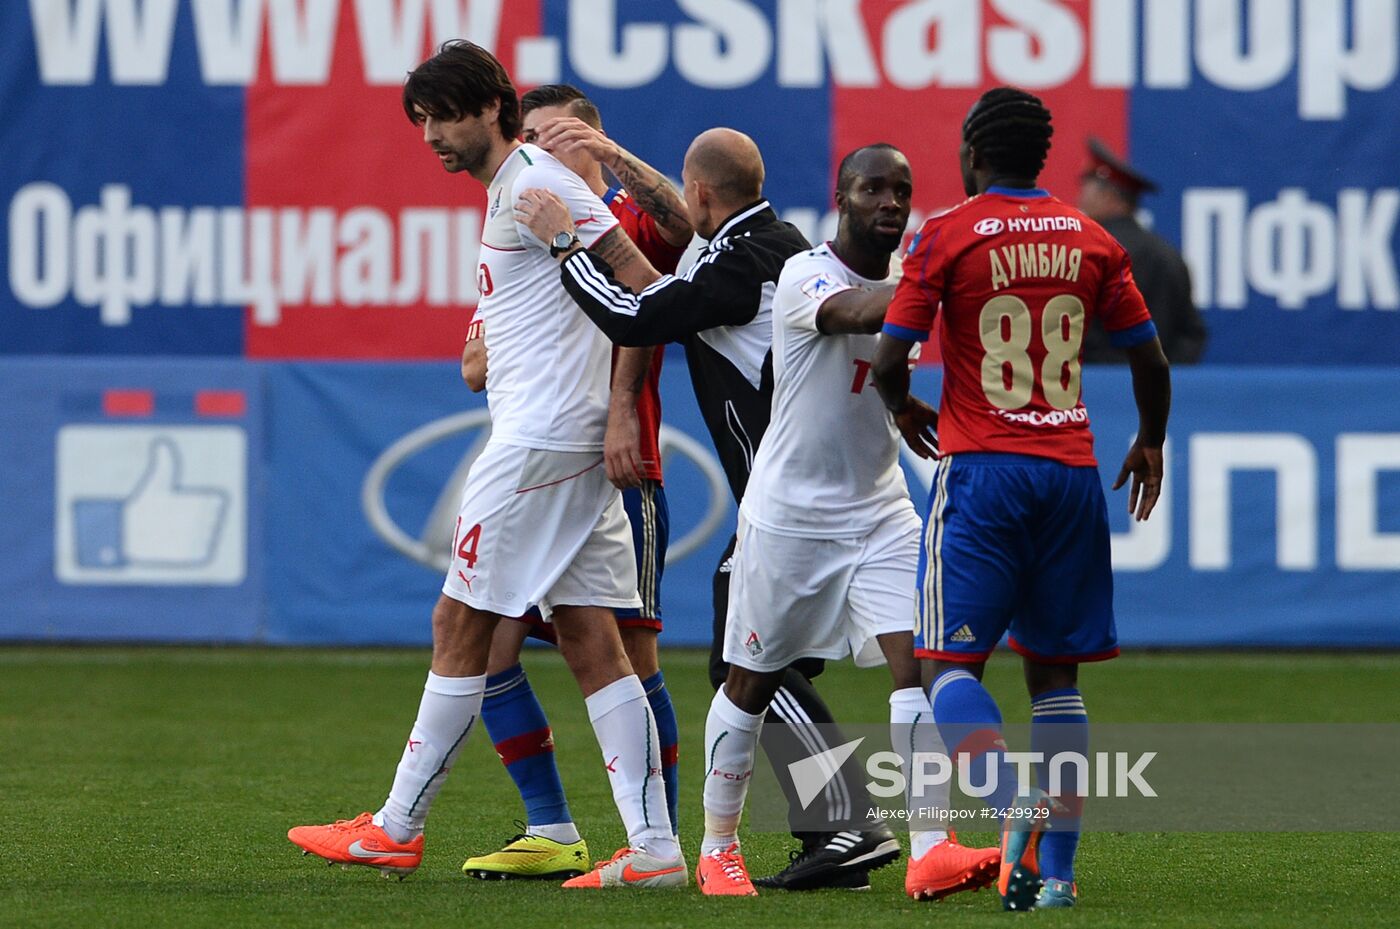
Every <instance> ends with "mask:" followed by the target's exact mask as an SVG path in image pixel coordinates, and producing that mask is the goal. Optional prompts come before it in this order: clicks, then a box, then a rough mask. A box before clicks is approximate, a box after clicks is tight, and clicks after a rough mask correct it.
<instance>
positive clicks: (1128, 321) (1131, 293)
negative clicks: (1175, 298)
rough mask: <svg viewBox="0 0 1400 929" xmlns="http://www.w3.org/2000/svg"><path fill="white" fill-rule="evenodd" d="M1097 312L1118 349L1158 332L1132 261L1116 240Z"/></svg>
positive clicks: (1110, 252) (1144, 340) (1110, 255)
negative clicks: (1139, 288) (1139, 286)
mask: <svg viewBox="0 0 1400 929" xmlns="http://www.w3.org/2000/svg"><path fill="white" fill-rule="evenodd" d="M1094 312H1095V313H1096V314H1097V315H1098V317H1099V320H1100V322H1102V323H1103V328H1104V331H1105V332H1107V333H1108V336H1109V341H1110V342H1112V343H1113V345H1114V347H1115V348H1130V347H1132V346H1133V345H1137V344H1139V343H1141V342H1147V341H1149V340H1150V339H1151V338H1152V337H1153V336H1155V335H1156V334H1157V329H1156V326H1154V325H1153V323H1152V314H1151V313H1149V312H1148V310H1147V303H1146V302H1145V301H1144V300H1143V299H1142V292H1141V291H1140V290H1138V286H1137V281H1135V280H1134V279H1133V267H1132V261H1131V259H1129V258H1128V253H1127V252H1126V251H1124V250H1123V248H1122V247H1121V246H1119V245H1118V244H1117V243H1116V242H1115V243H1113V248H1112V249H1110V251H1109V257H1108V267H1107V268H1106V269H1105V273H1104V276H1103V283H1102V284H1101V285H1100V287H1099V297H1098V303H1097V304H1096V305H1095V307H1094Z"/></svg>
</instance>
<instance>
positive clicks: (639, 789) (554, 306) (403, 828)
mask: <svg viewBox="0 0 1400 929" xmlns="http://www.w3.org/2000/svg"><path fill="white" fill-rule="evenodd" d="M403 105H404V111H405V112H406V113H407V115H408V117H409V119H411V120H412V121H413V122H414V123H415V124H416V125H418V126H421V127H422V131H423V140H424V142H426V143H427V144H428V145H429V146H430V147H431V148H432V150H433V151H434V153H436V154H437V156H438V158H439V159H440V160H441V162H442V166H443V167H444V168H445V169H446V170H448V171H450V172H454V173H455V172H460V171H465V172H467V173H469V174H470V175H471V176H472V177H474V178H476V179H477V180H478V181H480V182H481V183H482V184H483V185H485V187H486V189H487V212H486V221H485V228H484V229H483V231H482V235H481V257H480V261H479V264H478V266H477V280H478V282H479V285H480V290H481V304H480V312H481V313H482V315H483V317H484V318H487V319H489V320H490V325H489V326H488V327H487V328H486V335H485V339H486V354H487V362H488V367H489V372H490V373H489V376H488V383H487V402H488V404H489V406H490V410H491V423H492V430H491V437H490V439H489V441H488V442H487V445H486V448H485V450H484V451H483V452H482V454H481V455H480V456H479V457H478V458H477V460H476V461H475V462H474V463H473V464H472V467H471V471H470V472H469V474H468V476H467V482H466V487H465V489H464V491H463V494H462V503H461V508H460V510H459V514H458V517H457V525H456V530H455V533H454V537H453V540H452V555H453V557H452V563H451V565H450V566H449V568H448V572H447V579H446V581H445V583H444V584H443V588H442V591H443V593H442V596H441V597H440V598H439V599H438V603H437V606H436V607H435V608H434V610H433V660H432V670H431V671H430V672H429V674H428V680H427V684H426V685H425V687H424V693H423V698H422V702H421V703H420V705H419V709H418V717H417V719H416V721H415V722H414V725H413V730H412V732H411V733H410V735H409V738H408V744H407V746H406V747H405V748H404V752H403V756H402V758H401V760H400V761H399V765H398V769H397V771H396V774H395V777H394V782H393V787H392V788H391V790H390V793H389V797H388V799H387V800H386V801H385V803H384V806H383V807H382V808H381V809H380V810H379V811H378V812H377V813H363V814H361V815H360V816H358V817H356V818H354V819H351V820H341V821H339V822H336V823H333V824H331V825H327V826H298V827H296V828H294V829H292V830H291V831H290V832H289V833H288V838H290V839H291V840H292V842H294V843H295V844H297V845H298V846H300V847H301V848H302V849H303V850H305V851H307V852H310V853H315V854H317V855H320V856H321V857H323V858H326V859H328V860H330V861H332V862H339V863H342V864H362V865H370V866H372V867H377V868H379V869H380V870H381V871H383V872H385V873H386V874H399V875H400V876H402V875H404V874H407V873H409V872H411V871H413V870H414V869H415V868H417V867H418V865H419V864H420V863H421V861H422V856H423V826H424V823H425V821H426V819H427V815H428V809H429V807H430V806H431V804H432V801H433V799H434V797H435V796H436V795H437V793H438V791H439V790H440V789H441V787H442V783H443V781H444V780H445V779H446V776H447V773H448V771H449V769H450V768H451V767H452V763H453V761H454V759H455V758H456V757H457V755H458V754H459V753H460V751H461V749H462V746H463V744H464V743H465V742H466V739H467V736H468V735H469V734H470V733H471V730H472V726H473V724H474V723H475V722H476V720H477V718H478V717H479V716H480V715H481V702H482V695H483V691H484V689H485V675H486V663H487V656H488V653H489V651H490V645H491V637H492V633H493V631H494V630H495V627H496V623H497V621H498V620H499V619H500V617H501V616H514V615H518V614H520V613H521V612H523V611H524V610H525V608H526V607H528V606H530V605H532V604H536V603H539V604H544V605H547V606H548V607H549V608H550V609H551V611H552V614H553V621H554V628H555V632H556V635H557V637H558V642H559V650H560V652H561V653H562V654H563V655H564V659H565V661H566V662H567V663H568V665H569V668H570V670H571V671H573V673H574V676H575V678H576V679H577V680H578V683H579V687H580V689H581V690H582V691H583V694H584V697H585V702H586V704H587V707H588V715H589V719H590V720H591V721H592V723H593V728H594V731H595V733H596V735H597V737H598V742H599V745H600V747H601V748H602V750H603V763H604V765H605V766H606V768H607V771H608V777H609V780H610V781H611V784H612V790H613V799H614V801H615V802H616V804H617V807H618V812H619V813H620V814H621V815H622V820H623V824H624V826H625V827H626V830H627V837H628V846H627V847H625V848H623V849H622V850H620V851H619V852H618V853H617V854H616V855H614V856H613V858H612V859H611V860H610V861H608V862H605V863H603V864H602V865H600V866H599V867H598V868H597V869H595V870H593V871H589V872H587V873H585V874H583V875H582V876H580V877H576V878H573V879H572V880H570V881H568V882H566V883H565V885H564V886H566V887H583V888H601V887H616V886H624V885H626V886H642V887H662V886H675V885H683V884H685V883H686V880H687V878H686V865H685V861H684V859H683V858H682V856H681V851H680V846H679V843H678V842H677V839H676V837H675V836H674V835H672V832H671V824H670V820H669V817H668V816H667V813H666V795H665V788H664V786H663V783H662V777H661V758H660V754H659V749H658V745H659V742H658V739H657V735H656V722H655V719H654V718H653V716H652V712H651V708H650V707H649V705H648V703H647V698H646V694H645V693H644V692H643V690H642V685H641V682H640V681H639V680H638V679H637V676H636V675H635V674H634V673H633V671H632V668H631V666H630V665H629V664H628V662H627V657H626V654H625V653H624V651H623V648H622V642H621V639H620V638H619V636H618V632H617V623H616V621H615V620H614V618H613V612H612V611H613V609H614V608H622V607H635V606H638V605H639V604H640V600H639V599H638V597H637V576H636V564H635V562H634V559H633V555H632V534H631V530H630V527H629V525H628V522H627V517H626V515H625V514H624V512H623V509H622V502H621V498H620V496H619V494H618V491H617V489H616V488H615V487H613V486H612V484H611V483H610V482H609V481H608V478H607V475H606V473H605V470H604V467H603V435H604V430H605V428H606V424H607V414H608V387H609V385H608V378H609V369H610V367H611V365H610V361H611V351H612V349H611V345H610V344H609V342H608V340H607V339H606V338H605V337H604V336H603V335H602V334H601V333H600V332H599V331H598V330H597V328H596V327H594V326H593V324H592V323H590V322H589V321H588V319H587V317H585V316H583V315H582V314H580V313H579V312H578V311H577V310H576V309H575V308H574V304H573V301H572V300H571V299H570V298H569V296H568V294H567V293H566V292H565V290H564V288H563V285H562V284H561V282H560V280H559V268H558V264H557V262H556V261H555V259H554V257H553V255H555V254H558V253H559V252H561V251H565V250H569V249H572V248H574V247H578V246H580V245H581V246H584V247H588V248H591V249H594V250H596V251H598V253H599V254H605V255H606V257H607V260H608V261H609V262H610V263H611V264H612V265H613V267H614V268H617V269H618V275H619V277H623V276H624V275H625V276H626V278H625V279H626V280H627V281H628V283H629V284H630V285H634V286H636V287H637V289H639V290H640V289H641V287H643V286H645V285H646V284H647V283H649V282H650V281H651V280H654V279H655V278H656V276H657V274H656V271H655V270H654V269H653V268H652V267H651V265H650V264H648V263H647V261H646V259H645V258H643V257H642V255H641V253H640V252H638V251H637V248H636V246H635V245H633V244H632V242H631V240H630V239H628V238H627V236H626V235H625V234H624V233H623V232H622V230H621V229H620V228H619V227H618V226H617V221H616V220H615V219H614V217H613V215H612V213H611V212H610V211H609V210H608V208H607V207H606V206H604V205H603V203H602V201H601V200H599V199H598V198H597V196H595V195H594V194H593V193H592V192H591V191H590V190H589V189H588V187H587V186H586V185H585V184H584V183H583V181H582V180H580V179H579V177H578V175H576V174H574V173H573V172H572V171H570V170H569V169H568V168H566V167H564V166H563V165H562V164H560V163H559V162H558V161H557V160H556V159H555V158H553V157H552V156H551V155H549V154H548V153H547V152H545V151H544V150H543V149H540V148H538V147H536V146H533V145H523V144H521V143H520V142H518V141H517V140H516V135H517V134H518V133H519V131H520V108H519V101H518V100H517V98H516V93H515V88H514V86H513V85H512V84H511V81H510V77H509V75H507V74H506V71H505V69H504V68H503V67H502V66H501V64H500V62H498V61H497V60H496V59H495V58H494V57H493V56H492V55H491V54H490V53H489V52H487V51H486V50H485V49H483V48H481V47H480V46H477V45H474V44H472V43H470V42H465V41H454V42H449V43H447V44H445V45H443V46H442V48H441V49H439V51H438V53H437V54H436V55H434V56H433V57H432V58H430V59H429V60H428V61H426V62H424V63H423V64H422V65H420V66H419V67H418V68H417V69H415V70H414V71H413V73H412V74H410V75H409V77H408V80H407V82H406V83H405V84H404V89H403ZM527 189H535V190H548V191H551V192H553V193H554V194H555V195H557V196H558V197H560V198H561V199H562V200H563V201H564V202H565V203H567V204H568V206H569V210H570V212H571V213H572V215H573V219H574V226H575V230H576V231H575V232H573V233H568V234H565V235H563V236H561V237H560V240H559V241H556V242H541V241H540V240H538V239H537V238H535V236H534V235H532V234H531V233H530V231H529V230H528V229H527V228H526V227H525V226H523V225H520V224H518V223H517V222H516V220H515V205H516V201H517V200H518V199H519V196H520V194H521V193H522V192H523V191H525V190H527Z"/></svg>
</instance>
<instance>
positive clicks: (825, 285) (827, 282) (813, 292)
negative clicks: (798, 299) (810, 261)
mask: <svg viewBox="0 0 1400 929" xmlns="http://www.w3.org/2000/svg"><path fill="white" fill-rule="evenodd" d="M838 286H839V285H838V284H837V282H836V279H835V278H833V277H832V276H831V275H830V274H825V273H823V274H818V275H816V276H815V277H810V278H808V279H807V280H806V281H804V282H803V284H802V292H803V293H804V294H806V295H807V296H809V297H811V298H812V299H813V300H816V299H818V298H820V297H824V296H826V295H827V294H829V293H831V292H832V291H833V290H835V289H836V288H837V287H838Z"/></svg>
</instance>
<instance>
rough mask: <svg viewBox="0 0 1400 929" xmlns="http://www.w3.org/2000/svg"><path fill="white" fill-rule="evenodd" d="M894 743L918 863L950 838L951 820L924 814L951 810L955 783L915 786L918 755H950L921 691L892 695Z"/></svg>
mask: <svg viewBox="0 0 1400 929" xmlns="http://www.w3.org/2000/svg"><path fill="white" fill-rule="evenodd" d="M890 742H891V744H892V745H893V746H894V750H895V751H896V752H898V753H899V759H900V763H901V764H902V766H903V768H904V776H905V778H906V779H907V780H906V784H907V787H906V788H905V792H904V797H905V802H906V804H907V808H908V810H909V854H910V857H912V858H915V859H918V858H922V857H924V855H925V854H927V852H928V850H929V849H931V848H933V847H934V846H935V845H937V844H938V843H939V842H942V841H943V840H945V839H946V838H948V830H947V828H946V823H947V820H946V819H938V818H935V816H932V815H930V814H929V813H927V812H923V811H927V810H929V809H933V810H939V811H946V810H947V809H948V804H949V803H950V802H951V796H952V787H951V784H952V779H951V777H950V778H949V780H947V781H944V782H943V783H942V784H931V785H918V786H917V787H916V785H915V783H914V756H915V755H916V754H918V755H924V754H931V753H934V752H940V753H943V754H947V753H946V752H944V750H943V739H942V738H940V737H939V735H938V727H937V726H935V725H934V723H933V708H932V707H931V706H929V702H928V696H927V695H926V694H925V693H924V692H923V690H922V689H921V688H918V687H906V688H905V689H903V690H896V691H894V692H893V693H891V694H890ZM916 790H917V793H916Z"/></svg>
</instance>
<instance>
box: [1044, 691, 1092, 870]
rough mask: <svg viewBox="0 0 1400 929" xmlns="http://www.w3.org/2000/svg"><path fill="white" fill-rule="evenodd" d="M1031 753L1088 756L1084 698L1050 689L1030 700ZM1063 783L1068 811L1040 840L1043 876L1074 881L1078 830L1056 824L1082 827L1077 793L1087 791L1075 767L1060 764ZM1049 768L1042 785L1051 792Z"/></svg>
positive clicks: (1080, 800) (1060, 793)
mask: <svg viewBox="0 0 1400 929" xmlns="http://www.w3.org/2000/svg"><path fill="white" fill-rule="evenodd" d="M1031 751H1035V752H1043V753H1044V754H1045V759H1046V761H1047V762H1048V761H1049V760H1050V759H1051V758H1053V757H1054V756H1055V755H1056V754H1059V753H1060V752H1076V753H1078V754H1080V755H1083V756H1084V757H1086V758H1087V757H1088V756H1089V715H1088V713H1086V712H1085V710H1084V698H1083V697H1082V696H1081V695H1080V693H1079V691H1078V690H1076V689H1075V688H1073V687H1066V688H1064V689H1062V690H1050V691H1046V692H1045V693H1043V694H1041V695H1040V696H1038V697H1036V698H1035V699H1034V700H1032V701H1031ZM1057 767H1058V770H1059V772H1060V783H1059V790H1058V796H1057V797H1056V799H1058V800H1059V801H1060V802H1061V803H1062V804H1064V805H1065V807H1066V808H1067V810H1068V813H1067V814H1065V815H1063V816H1056V817H1055V818H1054V819H1052V821H1051V828H1050V829H1049V831H1047V832H1046V833H1045V835H1044V836H1043V837H1042V838H1041V840H1040V874H1041V876H1042V877H1044V878H1047V879H1048V878H1054V879H1056V880H1061V881H1069V882H1071V883H1072V882H1073V881H1074V853H1075V850H1076V849H1077V848H1078V847H1079V832H1078V830H1077V828H1065V829H1056V827H1055V825H1054V822H1055V820H1056V819H1058V820H1068V823H1067V825H1072V826H1073V827H1077V826H1078V825H1079V816H1080V810H1081V809H1082V806H1083V802H1084V801H1083V798H1081V797H1079V796H1077V793H1076V791H1078V790H1087V788H1088V786H1089V785H1088V784H1080V783H1079V779H1078V776H1077V775H1078V772H1077V770H1076V768H1075V767H1074V766H1073V765H1068V764H1066V765H1058V766H1057ZM1049 769H1050V766H1049V764H1044V765H1041V766H1040V771H1039V779H1040V786H1041V787H1042V788H1043V789H1045V790H1049V787H1050V784H1049V777H1050V770H1049Z"/></svg>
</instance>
